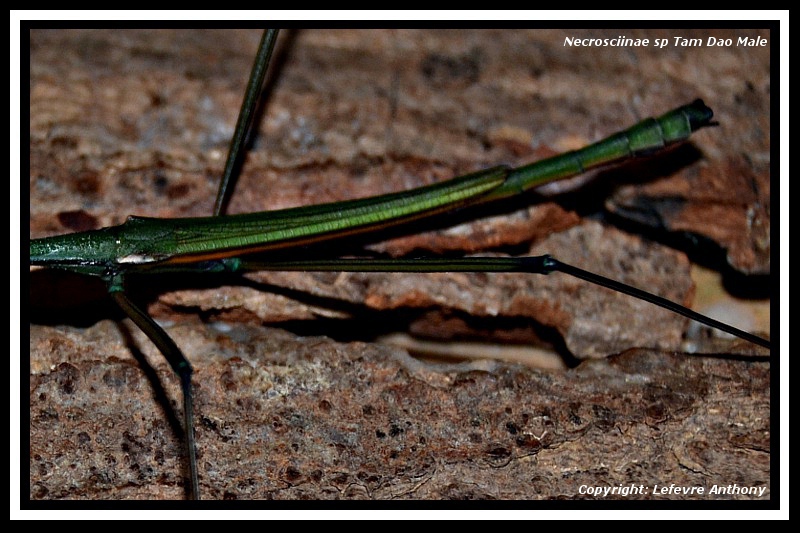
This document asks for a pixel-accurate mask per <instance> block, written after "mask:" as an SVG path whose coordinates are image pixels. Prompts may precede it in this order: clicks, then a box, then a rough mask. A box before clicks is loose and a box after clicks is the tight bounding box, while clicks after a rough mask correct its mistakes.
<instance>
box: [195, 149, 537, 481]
mask: <svg viewBox="0 0 800 533" xmlns="http://www.w3.org/2000/svg"><path fill="white" fill-rule="evenodd" d="M311 143H312V144H313V141H311ZM322 278H323V279H325V277H324V276H323V277H322ZM309 383H310V382H309ZM325 402H328V403H329V404H330V405H331V406H332V409H334V410H337V409H340V406H338V405H336V403H335V402H334V401H332V400H331V399H325V400H320V402H319V403H320V406H324V405H327V404H326V403H325ZM367 411H369V409H367ZM362 414H363V413H362ZM282 415H286V416H284V417H283V418H280V419H279V420H277V421H273V422H277V423H275V424H273V425H272V428H273V430H274V431H275V432H276V433H277V432H278V431H280V430H281V428H282V427H283V428H285V427H286V425H287V424H286V423H285V421H286V420H290V421H291V420H294V421H295V426H292V427H293V428H296V427H302V422H303V420H301V419H297V418H295V417H296V416H299V415H298V414H297V413H282ZM220 420H224V419H223V418H222V417H216V418H215V417H214V416H211V415H207V418H206V419H205V420H204V422H203V423H204V424H205V425H206V427H207V428H214V429H213V431H214V432H218V434H220V435H226V434H228V433H229V432H230V430H227V429H226V428H225V427H224V423H221V422H220ZM290 425H291V424H290ZM387 427H389V428H390V429H389V430H388V431H384V433H387V434H389V435H391V434H392V433H394V434H395V436H397V435H398V434H404V433H405V431H407V430H403V428H402V426H397V427H395V426H391V425H388V426H387ZM391 428H394V429H393V430H392V429H391ZM401 430H403V431H402V432H401ZM209 431H211V429H209ZM284 431H285V430H284ZM376 431H377V430H376ZM537 435H541V432H538V433H537ZM345 442H346V441H345ZM498 453H499V452H498ZM256 455H257V454H256ZM274 466H276V467H277V470H276V471H278V472H281V475H280V479H281V480H282V482H283V483H285V484H286V485H290V486H295V485H296V484H297V481H298V480H300V481H303V480H308V479H310V480H312V481H313V480H314V478H315V476H316V474H314V470H313V469H311V470H307V469H306V468H300V467H298V466H297V465H295V466H292V465H287V464H280V463H278V464H276V465H274ZM324 472H325V475H324V476H323V479H324V480H326V481H328V482H329V483H330V482H331V478H330V476H329V475H328V474H327V470H325V471H324ZM333 484H335V481H334V482H333ZM243 493H244V494H246V493H247V492H246V491H244V492H243Z"/></svg>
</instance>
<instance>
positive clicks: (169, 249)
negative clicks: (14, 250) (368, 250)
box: [30, 100, 713, 276]
mask: <svg viewBox="0 0 800 533" xmlns="http://www.w3.org/2000/svg"><path fill="white" fill-rule="evenodd" d="M712 116H713V113H712V111H711V109H709V108H708V107H706V105H705V104H704V103H703V102H702V101H701V100H695V101H694V102H692V103H691V104H688V105H685V106H682V107H679V108H677V109H674V110H672V111H670V112H668V113H666V114H664V115H662V116H660V117H658V118H650V119H647V120H644V121H642V122H640V123H638V124H636V125H635V126H633V127H631V128H628V129H627V130H624V131H621V132H619V133H617V134H615V135H612V136H611V137H608V138H606V139H604V140H601V141H599V142H597V143H594V144H592V145H589V146H587V147H586V148H583V149H581V150H576V151H572V152H567V153H565V154H562V155H558V156H555V157H552V158H549V159H546V160H544V161H540V162H537V163H533V164H530V165H526V166H522V167H519V168H516V169H510V168H507V167H495V168H491V169H488V170H483V171H480V172H476V173H474V174H468V175H466V176H461V177H458V178H454V179H452V180H449V181H446V182H442V183H437V184H433V185H429V186H426V187H420V188H418V189H413V190H410V191H403V192H397V193H392V194H386V195H381V196H375V197H371V198H364V199H358V200H350V201H345V202H336V203H329V204H321V205H316V206H310V207H298V208H292V209H284V210H278V211H266V212H260V213H248V214H241V215H233V216H226V217H201V218H178V219H157V218H143V217H129V218H128V220H127V221H126V222H125V223H124V224H122V225H120V226H114V227H110V228H104V229H100V230H93V231H87V232H81V233H74V234H69V235H62V236H56V237H46V238H42V239H33V240H31V241H30V263H31V264H32V265H46V266H50V267H53V268H63V269H68V270H73V271H77V272H81V273H84V274H90V275H97V276H108V275H109V272H112V271H121V270H122V271H124V270H129V269H135V268H137V267H140V266H148V267H152V266H154V265H157V264H160V265H166V264H174V263H190V262H198V261H208V260H215V259H222V258H228V257H234V256H237V255H241V254H246V253H253V252H259V251H264V250H268V249H271V248H278V247H283V246H288V245H292V244H297V243H298V242H311V241H318V240H323V239H330V238H336V237H339V236H342V235H345V234H350V233H357V232H362V231H367V230H372V229H375V228H376V227H382V226H389V225H395V224H399V223H403V222H407V221H409V220H412V219H416V218H420V217H423V216H429V215H433V214H436V213H440V212H442V211H446V210H450V209H453V208H456V207H459V206H464V205H472V204H478V203H483V202H488V201H495V200H500V199H503V198H507V197H510V196H513V195H515V194H519V193H521V192H523V191H525V190H528V189H530V188H532V187H536V186H539V185H543V184H545V183H549V182H552V181H555V180H559V179H563V178H567V177H570V176H574V175H576V174H580V173H582V172H585V171H587V170H589V169H592V168H596V167H598V166H601V165H608V164H611V163H617V162H620V161H622V160H624V159H627V158H629V157H634V156H637V155H642V154H646V153H649V152H652V151H654V150H658V149H660V148H663V147H664V146H667V145H670V144H674V143H677V142H680V141H683V140H685V139H687V138H688V137H689V135H690V134H691V133H692V132H693V131H695V130H697V129H698V128H701V127H703V126H706V125H708V124H709V121H710V120H711V117H712Z"/></svg>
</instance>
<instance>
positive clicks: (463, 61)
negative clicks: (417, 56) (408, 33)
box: [32, 43, 666, 497]
mask: <svg viewBox="0 0 800 533" xmlns="http://www.w3.org/2000/svg"><path fill="white" fill-rule="evenodd" d="M90 44H91V43H90ZM397 55H398V56H402V53H400V52H397ZM473 55H474V56H475V57H471V56H470V55H469V54H467V55H459V56H456V59H455V60H454V59H452V58H450V59H448V58H447V56H439V55H433V54H431V55H429V56H428V60H427V62H423V64H421V65H420V66H418V69H419V70H421V71H422V72H423V73H427V74H426V76H427V79H428V80H430V82H431V83H432V84H434V85H438V86H445V87H446V86H447V85H448V84H451V85H456V86H458V87H460V88H462V89H463V88H464V85H465V84H466V85H468V84H469V83H470V82H469V80H471V79H473V78H474V77H475V76H479V74H476V73H475V72H474V71H475V68H477V67H475V64H476V63H477V64H480V63H481V62H482V61H484V60H483V59H482V58H481V57H480V50H478V51H477V52H473ZM398 61H400V60H398ZM190 77H191V76H190ZM440 78H442V79H440ZM453 80H455V81H453ZM465 80H466V81H465ZM386 81H387V82H386V83H385V84H384V85H382V86H383V87H384V90H385V94H383V95H382V96H383V98H384V100H385V102H386V112H387V115H388V116H389V118H395V119H396V118H397V117H398V116H402V114H403V112H404V110H405V109H406V108H405V107H404V105H407V104H404V102H403V97H402V95H401V94H400V93H401V92H402V88H401V86H402V83H400V82H399V81H397V80H396V79H393V78H389V79H388V80H386ZM153 83H154V85H153V87H152V88H151V92H150V94H148V95H147V97H148V98H149V99H150V100H151V105H152V106H153V107H155V108H157V107H159V105H160V102H161V101H162V99H163V98H165V96H164V95H163V94H162V91H160V90H159V88H158V81H154V82H153ZM665 110H666V109H665ZM345 111H347V110H345ZM345 111H341V113H345ZM406 112H407V111H406ZM444 118H446V117H445V116H442V117H440V119H444ZM123 120H124V119H123ZM283 120H286V119H285V117H284V119H283ZM289 120H293V119H291V118H290V119H289ZM298 120H299V119H298ZM296 125H297V126H298V127H297V128H296V129H295V132H296V138H295V139H292V140H291V142H294V143H295V144H296V145H297V146H298V147H299V148H300V151H301V152H302V151H303V150H306V151H313V149H314V147H315V143H316V144H319V143H320V142H322V143H323V144H325V143H327V144H330V145H335V143H336V142H337V141H340V139H339V138H338V137H336V136H334V137H331V138H327V139H326V140H325V141H324V142H323V141H320V140H319V139H318V138H315V137H314V135H313V134H310V133H309V128H308V127H304V126H305V125H304V124H303V123H302V122H301V121H299V122H297V124H296ZM473 127H474V126H473ZM312 130H313V128H312ZM508 130H510V132H509V131H508ZM611 131H613V129H611V130H609V131H608V132H609V133H610V132H611ZM518 133H519V131H517V130H515V129H514V128H508V129H502V128H501V129H499V130H497V131H489V132H486V131H484V132H483V137H482V139H483V141H482V142H484V143H487V142H488V143H491V142H495V143H497V144H501V145H502V144H505V145H511V146H512V147H514V146H516V137H515V135H517V134H518ZM393 135H395V133H394V131H391V130H388V131H386V133H385V138H388V139H390V141H391V139H392V136H393ZM364 138H366V139H367V141H368V140H370V137H369V136H367V137H364ZM492 139H495V140H494V141H492ZM498 139H499V140H498ZM367 141H364V144H363V146H360V147H358V149H357V150H355V151H356V153H357V154H358V155H360V157H361V158H362V159H364V160H366V161H369V157H368V156H369V154H372V153H373V150H374V147H373V146H370V144H369V142H367ZM387 142H388V141H387ZM391 142H397V141H391ZM391 142H390V144H391ZM403 142H405V143H411V142H412V140H408V139H406V140H405V141H401V143H400V145H399V146H400V147H401V148H395V150H401V149H402V143H403ZM423 144H426V143H423ZM413 148H417V149H419V148H418V147H414V146H412V149H409V150H410V151H412V152H413ZM351 150H352V147H351ZM279 155H280V154H279V153H278V154H277V156H278V160H280V157H279ZM329 157H330V158H331V161H332V162H329V163H328V164H330V165H332V166H334V167H335V166H336V156H329ZM407 159H408V158H407ZM413 162H414V161H413V160H412V161H411V163H413ZM112 163H113V161H112ZM149 163H152V162H149ZM411 163H409V164H411ZM159 165H160V166H162V167H165V168H166V169H167V170H166V171H164V172H162V173H160V174H159V173H158V172H155V173H154V174H153V175H154V176H155V179H154V180H153V182H152V185H154V186H155V188H156V189H158V188H161V189H164V188H165V187H166V189H167V191H168V192H167V195H166V196H168V197H169V196H173V197H175V196H177V197H180V195H181V191H182V190H183V188H185V187H186V186H185V185H184V184H183V183H180V184H171V183H170V180H171V179H172V175H173V173H174V171H175V170H178V171H186V172H187V173H191V172H192V168H191V167H192V163H188V162H185V161H184V162H181V161H180V160H178V161H174V160H170V161H156V162H155V166H156V167H158V166H159ZM276 165H278V168H279V165H280V163H277V164H276ZM111 166H113V165H111ZM437 167H438V164H437V165H434V170H437V171H439V172H441V170H439V169H438V168H437ZM85 181H86V182H87V183H86V187H89V188H92V187H93V186H92V183H93V180H92V178H91V177H90V176H87V177H85ZM271 188H272V189H275V190H276V191H277V192H278V194H279V195H280V194H282V192H281V191H282V186H273V187H271ZM246 190H247V189H246V185H245V191H246ZM394 190H396V189H394ZM145 194H147V193H145ZM245 198H246V200H245V201H244V203H241V204H236V203H234V205H232V206H231V208H232V210H234V211H236V210H240V211H242V210H244V211H246V210H251V209H248V207H249V206H248V204H247V202H250V201H253V200H252V199H251V198H250V197H249V196H248V195H247V194H246V193H245ZM235 201H236V200H234V202H235ZM186 209H187V211H188V214H200V213H194V211H192V210H193V209H195V207H194V206H188V207H187V208H186ZM126 214H127V213H126ZM84 217H85V213H83V212H78V213H74V212H70V214H69V215H67V214H64V216H63V217H62V219H63V220H65V221H67V223H68V224H75V223H76V222H75V220H77V221H78V222H77V223H81V222H80V221H82V220H83V219H84ZM119 222H121V221H119ZM102 225H108V224H102ZM32 237H33V235H32ZM323 279H329V280H330V279H336V278H323ZM179 342H180V341H179ZM184 350H186V349H185V348H184ZM62 370H63V369H62ZM70 372H71V370H70V369H66V370H64V372H63V373H66V374H67V376H66V377H62V378H59V379H61V381H62V382H66V383H67V384H66V385H63V383H62V385H63V386H62V389H63V390H67V389H70V388H71V387H72V386H73V385H70V384H69V382H70V378H69V374H70ZM126 375H127V374H124V373H123V377H119V375H117V374H114V375H111V376H108V375H106V381H115V380H122V381H124V380H126V379H128V378H127V377H125V376H126ZM274 390H275V389H274ZM206 394H212V393H211V392H206ZM39 420H40V422H41V418H40V419H39ZM178 425H179V423H178ZM199 425H201V426H202V427H203V428H204V429H206V430H207V431H209V432H213V433H216V434H218V435H220V436H221V437H222V438H226V431H227V429H226V428H225V424H223V423H221V422H220V418H218V417H217V418H215V417H214V416H213V415H204V418H202V422H201V424H199ZM279 427H282V426H281V424H278V426H275V425H273V426H272V430H273V431H275V432H276V434H277V433H278V428H279ZM402 430H403V428H397V430H396V431H398V432H400V431H402ZM159 431H160V432H161V433H164V432H168V431H167V430H166V429H165V428H164V427H161V428H160V429H159ZM145 432H146V431H145ZM390 432H391V431H390ZM154 433H157V432H155V431H154ZM87 438H88V439H89V441H88V442H86V444H85V445H86V447H87V448H94V447H100V444H99V443H98V442H94V441H92V440H91V437H89V436H88V435H84V436H83V437H82V438H80V437H78V441H79V442H82V441H85V440H86V439H87ZM124 438H125V439H126V441H125V447H126V449H125V451H126V456H127V457H133V456H137V455H146V454H147V453H148V452H147V451H146V450H144V449H143V448H146V446H143V445H142V444H141V437H140V436H137V435H134V434H131V435H126V436H125V437H124ZM159 438H162V439H164V437H163V436H161V437H159ZM227 438H234V437H232V436H230V435H228V436H227ZM172 447H173V448H174V447H175V445H174V444H173V445H172ZM176 455H178V456H179V455H180V453H179V452H177V451H176ZM204 455H205V457H204ZM109 457H111V456H108V455H107V456H106V459H107V460H109ZM112 459H113V460H116V458H113V457H112ZM161 461H162V463H163V462H164V461H165V460H164V459H163V458H162V459H161ZM209 461H210V459H209V458H208V457H207V454H201V459H200V462H201V465H206V466H208V465H209V464H210V463H209ZM132 465H135V466H136V467H137V468H139V469H140V471H139V472H138V474H139V476H140V479H141V478H144V479H152V476H153V474H152V473H151V472H141V465H140V464H137V463H136V461H135V460H134V461H132V462H131V463H130V464H127V465H124V466H125V467H127V468H129V469H132V468H131V466H132ZM275 466H276V467H277V470H278V471H281V472H283V474H284V478H285V479H289V480H291V479H292V477H293V476H294V474H293V472H294V470H292V468H291V467H290V466H286V465H275ZM112 468H113V465H105V466H104V467H102V468H101V467H100V466H97V470H96V471H95V472H96V473H95V475H97V476H100V474H97V472H105V473H106V475H107V472H108V471H110V469H112ZM201 468H204V467H203V466H201ZM323 476H324V474H323ZM107 481H109V480H104V479H100V481H99V482H98V483H104V482H107ZM164 484H165V485H170V484H172V485H173V486H174V487H180V483H178V482H176V481H175V480H174V478H173V479H172V480H168V481H166V482H165V483H164ZM41 487H42V486H41V485H40V490H43V489H41ZM55 496H56V497H59V496H63V495H55Z"/></svg>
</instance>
